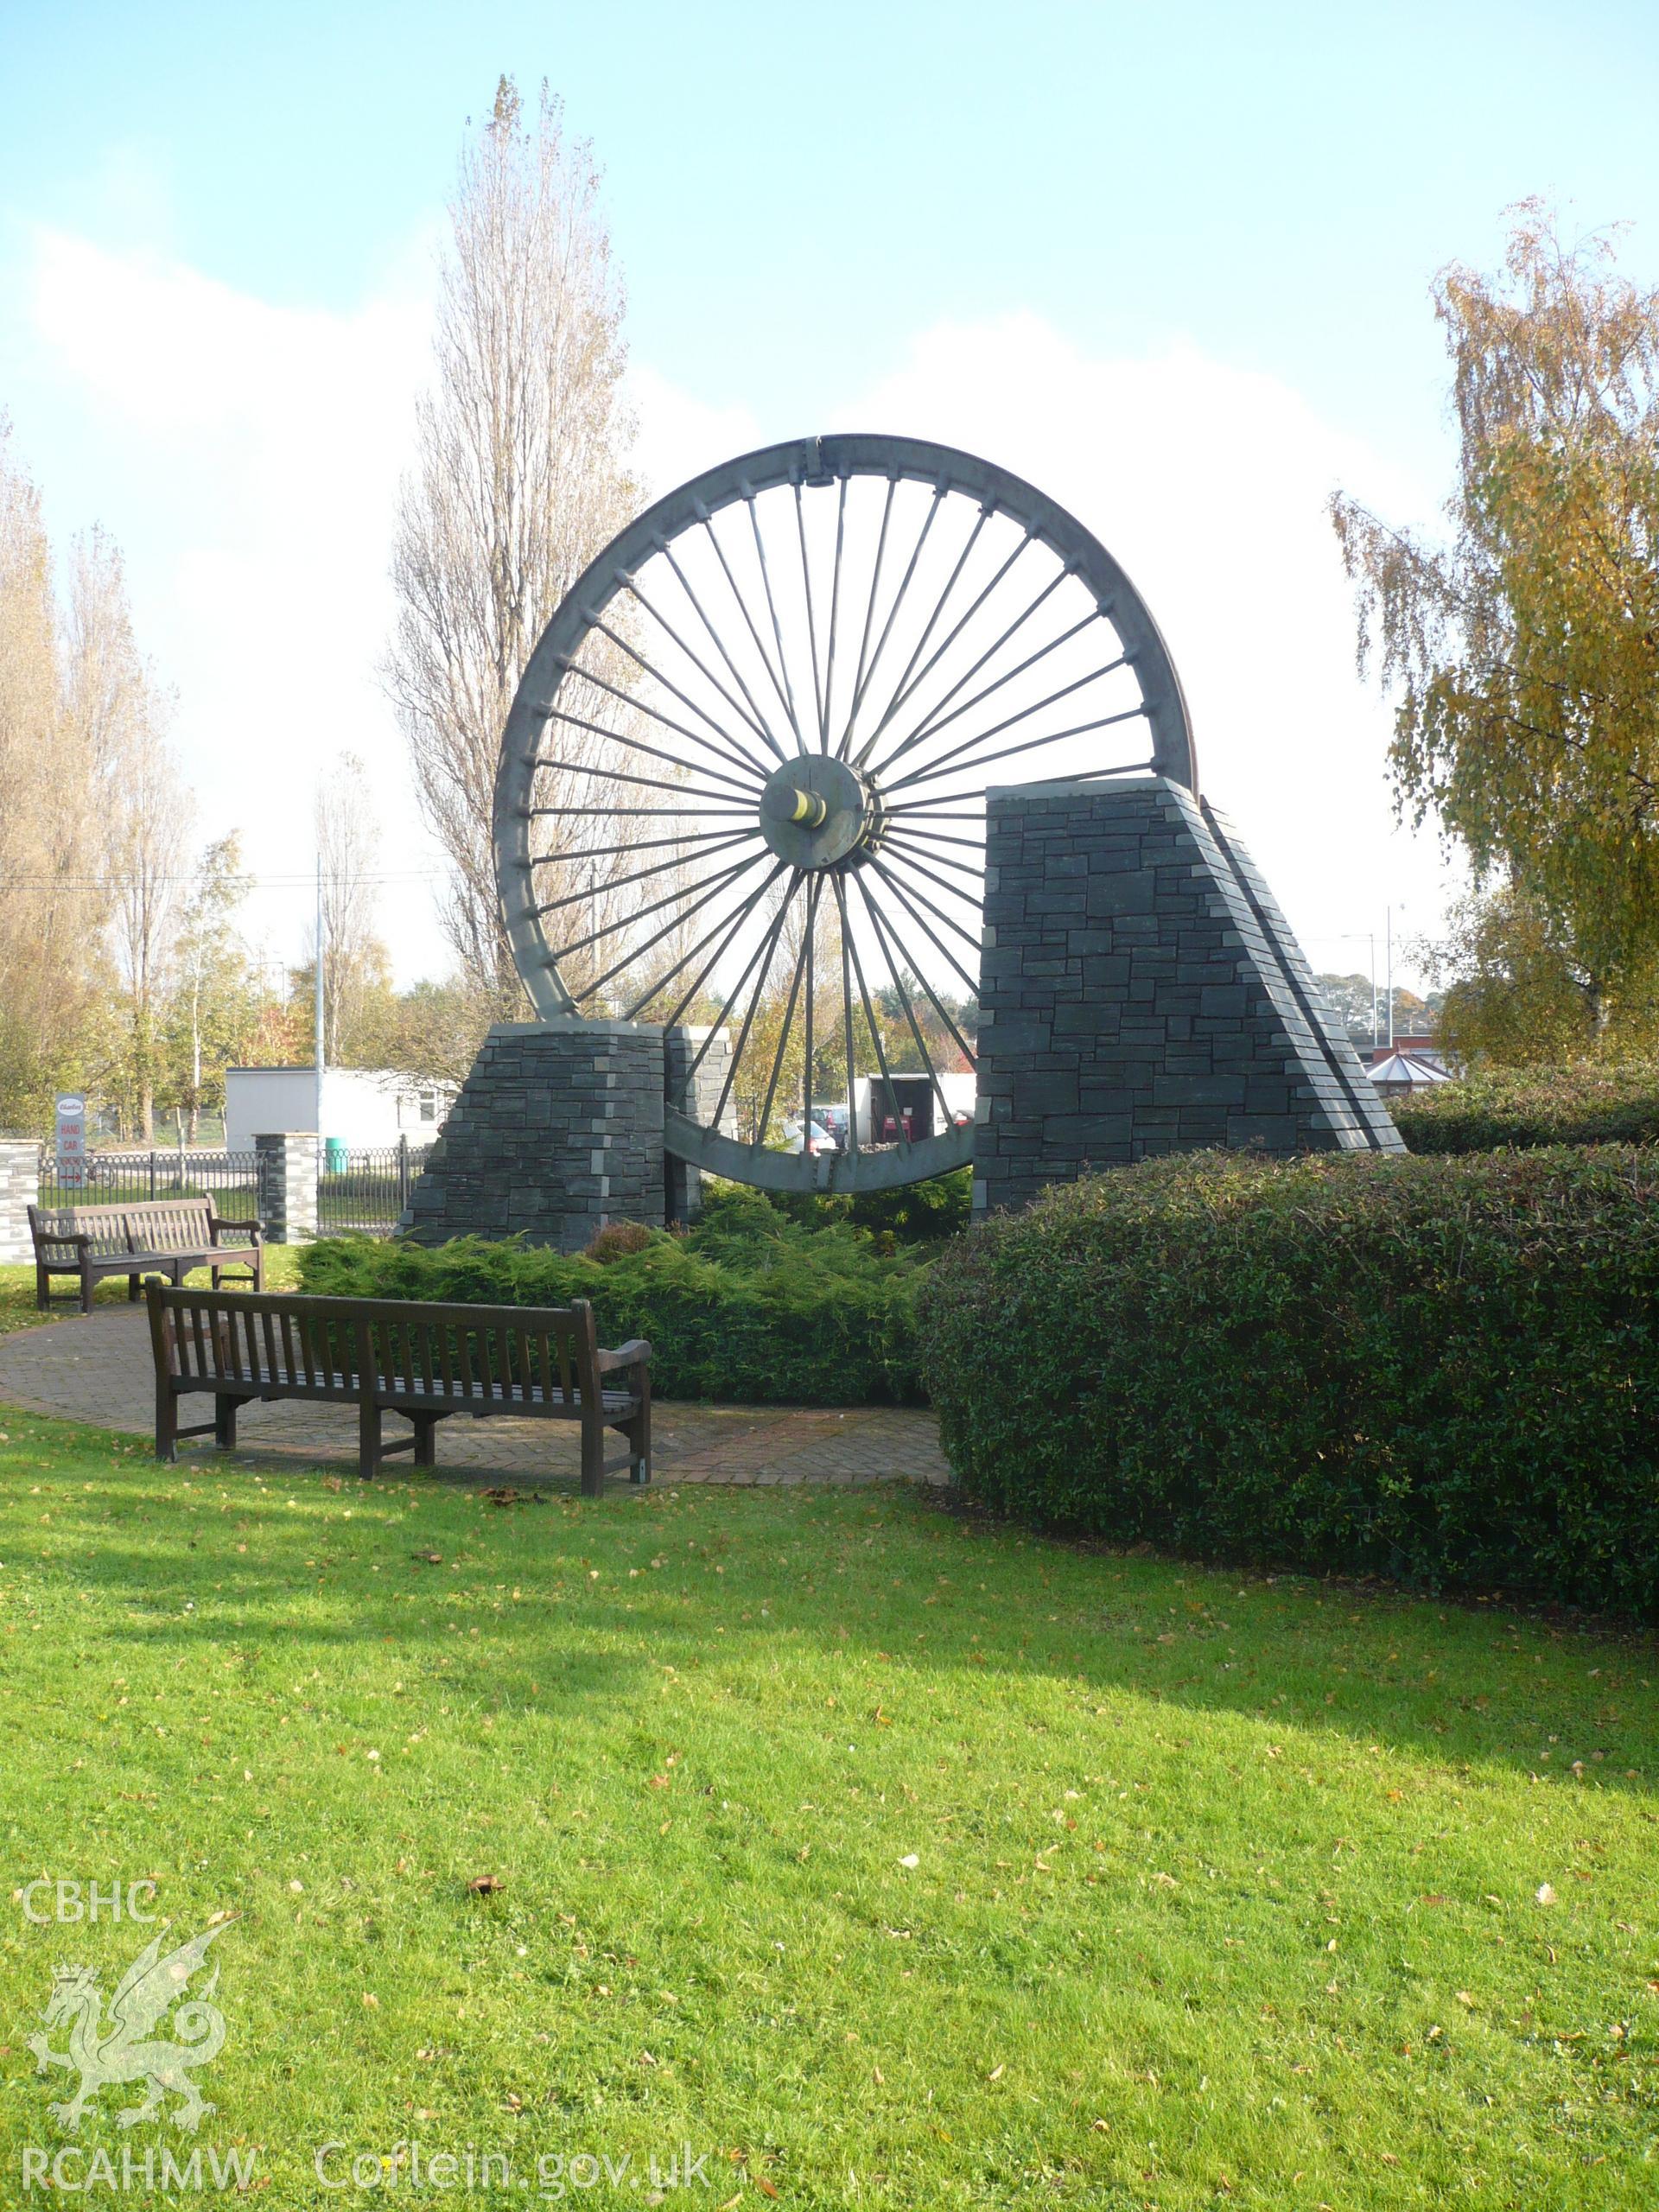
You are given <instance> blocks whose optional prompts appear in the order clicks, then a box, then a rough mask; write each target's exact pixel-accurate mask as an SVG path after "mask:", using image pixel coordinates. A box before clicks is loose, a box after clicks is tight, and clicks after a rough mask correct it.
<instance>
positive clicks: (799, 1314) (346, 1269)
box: [300, 1189, 922, 1406]
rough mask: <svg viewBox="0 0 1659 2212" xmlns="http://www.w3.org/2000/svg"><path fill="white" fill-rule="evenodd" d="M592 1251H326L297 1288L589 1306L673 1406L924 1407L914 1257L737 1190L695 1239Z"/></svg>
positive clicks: (353, 1241)
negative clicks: (647, 1346)
mask: <svg viewBox="0 0 1659 2212" xmlns="http://www.w3.org/2000/svg"><path fill="white" fill-rule="evenodd" d="M629 1244H633V1245H634V1246H635V1249H632V1250H629V1249H626V1246H627V1245H629ZM619 1248H622V1249H619ZM597 1249H598V1250H599V1251H600V1253H601V1255H603V1256H600V1257H590V1256H588V1255H586V1254H580V1253H579V1254H575V1255H567V1254H563V1253H559V1252H550V1251H546V1250H544V1249H540V1248H537V1247H532V1246H528V1245H523V1244H518V1243H503V1244H495V1243H486V1242H485V1241H484V1240H483V1239H482V1238H480V1237H475V1236H469V1237H463V1238H459V1239H457V1240H456V1241H455V1242H454V1243H450V1244H443V1245H439V1246H437V1247H436V1248H435V1249H423V1248H422V1247H421V1246H419V1245H415V1244H403V1243H379V1242H376V1241H375V1240H373V1239H372V1238H369V1237H360V1236H351V1237H335V1238H330V1239H328V1240H327V1241H325V1242H322V1243H316V1244H312V1245H309V1246H308V1247H307V1248H306V1250H305V1254H304V1256H303V1258H302V1261H301V1265H300V1274H301V1282H302V1287H303V1288H305V1289H306V1290H308V1291H316V1292H319V1293H323V1294H329V1295H333V1296H339V1297H362V1298H410V1299H436V1300H461V1301H465V1302H467V1303H472V1304H477V1305H485V1306H567V1305H569V1303H570V1301H571V1300H573V1299H576V1298H587V1299H591V1300H592V1301H593V1304H594V1316H595V1319H596V1320H597V1322H598V1325H599V1334H600V1341H601V1343H602V1344H620V1343H622V1342H624V1341H625V1339H626V1338H630V1337H645V1338H649V1339H650V1342H651V1344H652V1351H653V1357H652V1383H653V1387H654V1389H656V1390H657V1391H658V1393H659V1394H660V1395H663V1396H664V1397H668V1398H712V1399H724V1400H726V1401H728V1402H735V1403H739V1404H746V1405H779V1404H785V1405H786V1404H794V1405H816V1406H837V1405H862V1404H868V1403H870V1402H882V1403H894V1402H897V1403H900V1404H902V1403H906V1402H911V1401H914V1400H916V1399H918V1397H919V1396H920V1395H921V1378H920V1375H919V1372H918V1367H917V1363H916V1330H915V1290H916V1285H917V1282H918V1279H919V1275H920V1273H921V1268H922V1262H920V1261H919V1260H918V1258H917V1257H916V1256H915V1255H911V1254H907V1253H902V1252H900V1253H897V1254H884V1253H882V1252H880V1251H879V1250H877V1249H876V1247H875V1243H874V1240H873V1239H872V1238H871V1237H870V1236H868V1235H867V1234H864V1233H862V1232H860V1231H858V1230H854V1229H852V1228H850V1227H848V1226H845V1225H840V1226H832V1227H829V1228H823V1229H816V1230H815V1229H805V1228H802V1227H800V1226H798V1224H794V1223H792V1222H790V1221H788V1220H786V1219H785V1218H784V1217H783V1216H782V1215H781V1214H779V1212H778V1211H777V1210H776V1209H775V1208H774V1207H772V1206H771V1205H768V1204H767V1203H766V1199H765V1198H762V1197H761V1196H760V1193H759V1192H750V1191H739V1190H736V1189H731V1190H728V1191H726V1192H721V1193H719V1194H717V1195H716V1196H715V1197H714V1198H712V1199H711V1200H710V1202H709V1205H708V1207H707V1210H706V1211H705V1213H704V1216H703V1218H702V1222H701V1223H700V1224H698V1226H697V1227H696V1229H694V1230H692V1231H691V1232H690V1235H688V1236H669V1235H668V1234H666V1233H665V1232H664V1230H652V1231H649V1232H646V1233H645V1234H644V1236H643V1241H641V1238H640V1233H639V1232H637V1231H635V1232H633V1233H632V1234H630V1235H627V1236H622V1235H619V1234H618V1233H616V1232H614V1231H613V1232H608V1233H607V1235H606V1236H604V1237H603V1238H601V1240H599V1241H598V1247H597Z"/></svg>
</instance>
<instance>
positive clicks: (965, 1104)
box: [854, 1072, 976, 1145]
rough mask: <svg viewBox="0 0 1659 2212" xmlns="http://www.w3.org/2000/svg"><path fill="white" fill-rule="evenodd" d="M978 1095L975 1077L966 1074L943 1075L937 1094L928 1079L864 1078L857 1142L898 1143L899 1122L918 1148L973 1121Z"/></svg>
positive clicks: (858, 1090) (857, 1103)
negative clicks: (940, 1100)
mask: <svg viewBox="0 0 1659 2212" xmlns="http://www.w3.org/2000/svg"><path fill="white" fill-rule="evenodd" d="M941 1091H942V1092H943V1093H944V1106H943V1107H942V1106H941V1104H940V1103H939V1094H940V1092H941ZM975 1096H976V1089H975V1084H974V1078H973V1077H972V1076H971V1075H970V1074H968V1073H966V1072H963V1073H959V1074H952V1075H941V1076H940V1077H939V1087H938V1090H935V1089H934V1088H933V1085H932V1084H931V1081H930V1080H929V1078H928V1077H926V1076H925V1075H920V1074H905V1075H899V1074H897V1073H894V1074H893V1075H890V1076H888V1077H886V1078H885V1079H884V1078H883V1077H880V1076H879V1075H876V1076H868V1075H861V1076H860V1077H859V1078H858V1080H857V1083H856V1084H855V1088H854V1110H855V1116H856V1121H857V1130H858V1141H859V1143H860V1144H861V1145H873V1144H896V1143H897V1142H898V1141H899V1127H900V1124H901V1122H902V1123H903V1124H905V1125H906V1135H908V1136H909V1138H910V1141H911V1142H912V1144H919V1143H920V1142H921V1141H922V1139H923V1138H924V1137H937V1136H941V1135H943V1134H944V1131H945V1129H946V1128H950V1127H951V1126H953V1125H954V1124H956V1123H957V1122H964V1121H966V1122H971V1121H972V1120H973V1118H974V1099H975ZM872 1102H874V1103H872ZM945 1109H949V1119H948V1120H947V1118H946V1112H945Z"/></svg>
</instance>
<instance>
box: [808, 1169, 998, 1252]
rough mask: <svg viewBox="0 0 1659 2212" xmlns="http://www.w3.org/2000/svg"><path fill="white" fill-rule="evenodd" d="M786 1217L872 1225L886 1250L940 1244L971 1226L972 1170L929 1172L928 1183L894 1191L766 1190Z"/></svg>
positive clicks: (824, 1224) (813, 1223) (819, 1225)
mask: <svg viewBox="0 0 1659 2212" xmlns="http://www.w3.org/2000/svg"><path fill="white" fill-rule="evenodd" d="M767 1195H768V1197H769V1198H771V1201H772V1205H774V1206H776V1207H777V1209H778V1211H779V1213H781V1214H782V1215H783V1216H784V1217H785V1219H786V1220H789V1221H793V1222H798V1223H799V1224H800V1225H801V1227H802V1228H804V1229H826V1228H829V1227H832V1226H834V1225H835V1224H837V1223H841V1224H845V1225H846V1226H847V1227H849V1228H851V1229H864V1230H868V1231H869V1232H870V1234H871V1236H874V1238H875V1240H876V1243H877V1246H878V1248H879V1249H880V1250H883V1251H893V1250H894V1249H896V1248H897V1247H898V1246H899V1245H901V1244H939V1243H943V1242H944V1239H945V1238H946V1237H947V1236H956V1235H957V1234H958V1232H959V1231H960V1230H964V1229H966V1228H967V1226H968V1224H969V1220H970V1219H971V1218H972V1213H973V1198H974V1171H973V1169H972V1168H971V1167H957V1168H953V1169H952V1170H951V1172H950V1174H948V1175H934V1176H931V1177H930V1178H929V1179H928V1180H927V1181H926V1182H925V1183H906V1184H904V1185H902V1186H901V1187H900V1188H899V1189H898V1190H896V1191H855V1192H849V1193H847V1194H845V1195H842V1193H840V1192H817V1191H810V1192H808V1191H800V1192H796V1191H774V1192H768V1193H767Z"/></svg>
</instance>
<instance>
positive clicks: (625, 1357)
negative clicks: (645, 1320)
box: [599, 1337, 651, 1375]
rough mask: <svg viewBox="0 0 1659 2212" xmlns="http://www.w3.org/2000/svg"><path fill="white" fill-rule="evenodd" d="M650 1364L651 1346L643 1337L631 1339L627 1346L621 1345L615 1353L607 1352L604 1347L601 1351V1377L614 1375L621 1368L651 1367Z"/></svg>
mask: <svg viewBox="0 0 1659 2212" xmlns="http://www.w3.org/2000/svg"><path fill="white" fill-rule="evenodd" d="M650 1364H651V1346H650V1345H649V1344H647V1343H646V1342H645V1338H643V1337H631V1338H629V1339H628V1341H627V1343H626V1344H619V1345H618V1346H617V1348H616V1350H615V1351H605V1350H604V1348H603V1347H602V1346H601V1350H600V1353H599V1371H600V1373H601V1375H613V1374H614V1373H615V1372H616V1370H617V1369H618V1368H619V1367H649V1366H650Z"/></svg>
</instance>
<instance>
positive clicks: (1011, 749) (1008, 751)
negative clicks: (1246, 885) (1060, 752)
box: [893, 676, 1147, 798]
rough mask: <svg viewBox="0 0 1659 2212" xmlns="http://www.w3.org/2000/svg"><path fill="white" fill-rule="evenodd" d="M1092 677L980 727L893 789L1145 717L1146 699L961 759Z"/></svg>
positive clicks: (974, 770) (958, 794)
mask: <svg viewBox="0 0 1659 2212" xmlns="http://www.w3.org/2000/svg"><path fill="white" fill-rule="evenodd" d="M1093 681H1094V678H1093V677H1088V676H1085V677H1081V678H1080V679H1079V680H1078V682H1077V683H1068V684H1067V685H1066V687H1065V690H1064V691H1053V692H1051V693H1050V694H1049V696H1048V697H1047V698H1046V699H1039V701H1038V702H1037V704H1036V705H1035V706H1034V707H1027V708H1025V709H1023V710H1022V711H1021V712H1020V713H1019V714H1017V715H1009V716H1008V719H1007V721H1005V722H998V724H997V725H996V728H995V729H984V730H981V732H980V733H979V734H978V736H977V737H970V738H965V739H964V740H963V742H962V743H961V744H960V745H958V746H957V747H956V748H955V749H954V751H952V752H950V753H945V754H944V756H943V758H941V759H940V760H934V761H931V762H930V763H929V764H928V766H926V767H925V768H918V769H917V770H916V771H915V772H913V773H912V774H911V775H908V776H900V777H899V780H898V782H897V783H896V784H894V785H893V790H894V791H908V790H910V789H912V787H913V786H914V785H917V784H931V783H932V782H934V781H935V780H936V779H938V777H940V776H965V775H969V774H972V775H977V774H978V772H979V771H980V770H981V769H982V768H988V767H989V766H991V764H992V762H993V761H996V760H1012V759H1013V757H1014V754H1015V753H1029V752H1031V751H1032V749H1033V747H1036V746H1039V745H1059V744H1062V743H1063V742H1064V741H1065V739H1067V738H1068V737H1082V736H1084V734H1086V733H1087V732H1088V731H1090V730H1096V729H1115V728H1116V726H1117V725H1118V723H1119V722H1138V721H1141V720H1142V719H1143V717H1144V716H1145V714H1146V711H1147V709H1146V704H1145V702H1144V701H1143V702H1142V703H1141V705H1140V706H1138V707H1125V708H1124V709H1122V712H1121V713H1119V714H1116V715H1099V716H1097V717H1096V720H1094V721H1088V722H1074V723H1073V724H1072V725H1071V728H1070V729H1054V730H1049V731H1047V732H1046V733H1045V734H1044V735H1043V736H1041V737H1027V738H1022V739H1021V740H1020V743H1019V744H1018V745H1005V746H1004V747H1002V748H1001V751H999V752H996V753H982V754H981V755H980V756H979V758H978V759H977V760H959V758H958V756H959V755H960V754H962V753H966V752H969V751H970V750H971V748H972V747H974V746H976V745H983V744H984V742H985V741H986V740H987V739H988V738H992V737H996V736H998V735H999V734H1001V732H1002V731H1003V730H1005V729H1012V728H1014V725H1015V723H1017V722H1023V721H1029V720H1030V718H1031V716H1032V715H1039V714H1041V712H1042V711H1043V709H1044V708H1045V707H1052V705H1053V704H1054V702H1055V701H1056V700H1057V699H1064V698H1065V696H1066V692H1067V691H1077V690H1081V688H1082V686H1083V685H1084V683H1092V682H1093ZM1109 772H1110V773H1113V774H1120V775H1121V774H1123V773H1125V772H1126V771H1124V770H1122V769H1115V770H1112V771H1109ZM1059 780H1060V781H1062V782H1064V781H1065V780H1066V779H1065V778H1064V777H1062V778H1061V779H1059ZM950 796H951V797H952V798H961V796H962V794H961V792H960V791H955V792H952V793H951V794H950Z"/></svg>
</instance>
